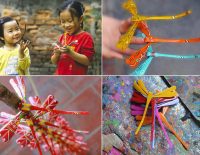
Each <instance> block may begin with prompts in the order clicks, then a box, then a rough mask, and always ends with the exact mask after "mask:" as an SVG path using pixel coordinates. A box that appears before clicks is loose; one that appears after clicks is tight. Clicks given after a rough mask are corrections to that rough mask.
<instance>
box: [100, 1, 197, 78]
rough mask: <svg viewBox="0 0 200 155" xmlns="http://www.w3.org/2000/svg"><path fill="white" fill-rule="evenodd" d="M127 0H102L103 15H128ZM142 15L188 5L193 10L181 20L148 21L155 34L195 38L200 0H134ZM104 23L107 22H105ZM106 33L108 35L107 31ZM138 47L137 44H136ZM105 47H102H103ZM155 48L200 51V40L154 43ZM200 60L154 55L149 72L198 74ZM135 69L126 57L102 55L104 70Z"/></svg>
mask: <svg viewBox="0 0 200 155" xmlns="http://www.w3.org/2000/svg"><path fill="white" fill-rule="evenodd" d="M124 1H125V0H103V17H104V16H106V15H108V16H111V17H114V18H117V19H121V20H123V19H127V18H129V17H130V16H131V15H130V14H129V12H127V11H126V10H123V9H122V8H121V4H122V3H123V2H124ZM135 2H136V3H137V7H138V13H139V14H141V15H146V16H152V15H175V14H178V13H181V12H184V11H186V10H188V9H191V10H192V14H191V15H189V16H186V17H184V18H181V19H178V20H166V21H148V22H147V24H148V26H149V28H150V31H151V34H152V36H156V37H162V38H194V37H195V38H196V37H200V30H199V27H200V20H199V15H200V9H199V8H200V1H197V0H190V1H188V0H181V1H180V0H162V1H160V0H151V1H148V0H135ZM103 27H104V26H103ZM103 37H106V35H105V36H104V35H103ZM133 48H134V49H138V47H137V46H133ZM102 50H103V49H102ZM153 50H154V52H160V53H169V54H180V55H181V54H182V55H184V54H197V53H198V54H199V53H200V43H194V44H175V43H174V44H173V43H171V44H170V43H158V44H153ZM199 66H200V60H199V59H192V60H191V59H190V60H182V59H181V60H177V59H169V58H154V59H153V61H152V63H151V65H150V67H149V69H148V70H147V72H146V74H150V75H155V74H156V75H199V74H200V69H199ZM132 71H133V70H132V69H131V68H130V67H129V66H128V65H126V64H125V61H124V60H117V59H103V73H104V74H117V75H118V74H130V73H131V72H132Z"/></svg>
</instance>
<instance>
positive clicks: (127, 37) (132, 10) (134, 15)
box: [117, 0, 192, 51]
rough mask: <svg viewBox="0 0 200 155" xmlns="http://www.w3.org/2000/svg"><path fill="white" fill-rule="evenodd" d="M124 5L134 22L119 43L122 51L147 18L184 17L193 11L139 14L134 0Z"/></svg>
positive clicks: (169, 18) (118, 46)
mask: <svg viewBox="0 0 200 155" xmlns="http://www.w3.org/2000/svg"><path fill="white" fill-rule="evenodd" d="M122 7H123V8H124V9H126V10H128V11H129V12H130V13H131V14H132V17H131V21H132V22H133V25H132V26H131V27H130V28H129V29H128V31H127V32H126V33H125V34H124V35H122V36H121V37H120V39H119V41H118V43H117V48H119V49H121V50H122V51H125V50H126V49H127V48H128V46H129V44H130V41H131V38H132V37H133V35H134V33H135V30H136V28H137V25H138V23H139V22H140V21H146V20H173V19H178V18H182V17H184V16H187V15H189V14H191V13H192V11H191V10H188V11H186V12H183V13H180V14H177V15H173V16H143V15H139V14H138V12H137V6H136V3H135V1H134V0H127V1H126V2H124V3H123V5H122Z"/></svg>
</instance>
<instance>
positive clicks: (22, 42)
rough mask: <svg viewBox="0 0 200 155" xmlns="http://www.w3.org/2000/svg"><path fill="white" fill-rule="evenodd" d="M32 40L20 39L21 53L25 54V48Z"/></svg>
mask: <svg viewBox="0 0 200 155" xmlns="http://www.w3.org/2000/svg"><path fill="white" fill-rule="evenodd" d="M30 43H31V42H30V41H29V40H27V41H23V40H21V41H20V44H19V45H20V48H19V53H20V54H22V55H24V50H25V49H26V48H27V47H28V45H29V44H30Z"/></svg>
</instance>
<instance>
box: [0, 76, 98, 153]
mask: <svg viewBox="0 0 200 155" xmlns="http://www.w3.org/2000/svg"><path fill="white" fill-rule="evenodd" d="M11 78H12V77H1V78H0V83H2V84H3V85H5V86H6V87H7V88H8V89H9V90H10V91H12V92H14V90H13V89H12V88H11V86H10V84H9V80H10V79H11ZM24 79H25V83H26V96H27V97H29V96H35V95H38V96H39V97H40V99H41V101H44V100H45V99H46V97H47V96H48V95H50V94H51V95H54V97H55V98H56V99H57V100H58V101H59V103H58V105H57V106H56V109H59V110H69V111H72V110H73V111H89V115H86V116H75V115H73V116H72V115H71V116H69V115H62V116H64V117H65V119H66V120H67V121H68V122H69V125H70V126H71V127H72V128H73V129H77V130H87V131H89V134H85V136H84V141H86V143H87V144H88V147H89V152H88V153H86V154H87V155H95V154H101V78H100V77H81V78H80V77H73V76H71V77H64V76H62V77H58V76H57V77H52V76H51V77H50V76H49V77H48V76H42V77H39V76H34V77H24ZM88 96H90V97H88ZM3 111H4V112H7V113H11V114H15V112H14V111H13V109H11V108H10V107H9V106H7V105H6V104H5V103H3V102H1V101H0V112H3ZM0 127H2V126H0ZM17 138H19V135H15V136H14V137H12V139H11V140H10V141H9V142H7V143H4V142H2V140H0V155H11V154H12V155H27V154H28V155H38V151H37V150H36V149H34V150H30V149H29V148H28V147H25V148H21V147H20V145H18V144H17V143H16V139H17ZM43 153H44V154H45V155H46V154H49V152H48V153H47V152H46V153H45V152H43Z"/></svg>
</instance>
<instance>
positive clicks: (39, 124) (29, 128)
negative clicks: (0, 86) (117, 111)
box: [0, 76, 88, 155]
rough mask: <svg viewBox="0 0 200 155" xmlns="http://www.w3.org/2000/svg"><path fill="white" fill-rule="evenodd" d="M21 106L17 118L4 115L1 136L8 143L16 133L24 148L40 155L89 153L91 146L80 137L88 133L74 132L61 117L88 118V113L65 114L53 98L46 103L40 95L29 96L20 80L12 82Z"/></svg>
mask: <svg viewBox="0 0 200 155" xmlns="http://www.w3.org/2000/svg"><path fill="white" fill-rule="evenodd" d="M10 84H11V85H12V87H13V88H14V90H15V92H16V93H17V95H18V97H19V98H20V99H21V103H19V104H18V109H19V113H18V114H17V115H11V114H7V113H5V112H1V113H0V124H3V125H4V126H3V127H2V128H1V129H0V137H1V138H2V140H3V141H4V142H7V141H9V140H10V139H11V138H12V137H13V135H14V134H18V135H19V136H20V137H19V138H18V139H17V140H16V142H17V144H19V145H20V146H21V147H25V146H28V147H30V148H31V149H35V148H37V149H38V151H39V154H40V155H41V154H42V149H41V148H43V149H44V151H50V153H51V154H52V155H57V154H59V155H62V154H64V153H65V152H68V153H82V152H84V151H87V150H88V148H87V144H86V143H85V142H84V141H83V137H82V135H80V134H86V133H88V132H87V131H80V130H74V129H72V128H70V126H69V123H68V122H67V121H66V120H65V119H64V118H63V117H62V116H60V114H72V115H87V114H88V112H86V111H63V110H57V109H55V107H56V105H57V104H58V101H57V100H56V99H55V98H54V96H53V95H49V96H48V97H47V99H46V100H45V101H44V102H43V103H42V102H41V100H40V98H39V97H38V96H35V97H29V98H28V99H29V103H30V104H29V103H28V101H27V97H26V89H25V83H24V79H23V78H22V77H18V76H17V77H16V78H15V79H11V80H10Z"/></svg>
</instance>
